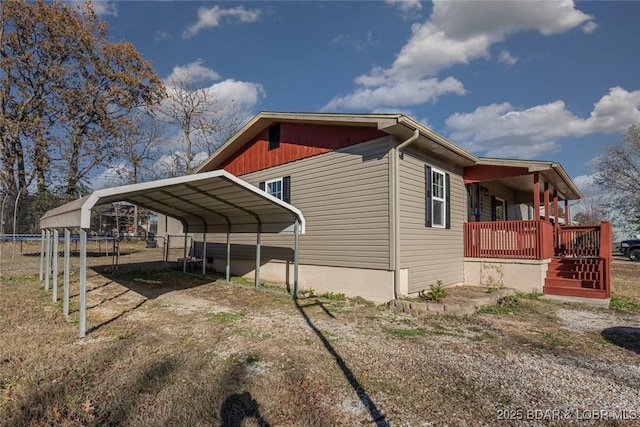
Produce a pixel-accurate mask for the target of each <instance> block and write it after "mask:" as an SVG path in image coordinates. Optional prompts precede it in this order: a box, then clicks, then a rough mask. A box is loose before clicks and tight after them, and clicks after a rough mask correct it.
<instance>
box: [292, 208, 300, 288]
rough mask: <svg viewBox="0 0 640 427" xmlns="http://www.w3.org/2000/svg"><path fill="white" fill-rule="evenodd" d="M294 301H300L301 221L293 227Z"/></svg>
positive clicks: (297, 221)
mask: <svg viewBox="0 0 640 427" xmlns="http://www.w3.org/2000/svg"><path fill="white" fill-rule="evenodd" d="M293 236H294V241H293V299H298V251H299V249H300V221H299V220H298V219H297V218H296V222H295V223H294V225H293Z"/></svg>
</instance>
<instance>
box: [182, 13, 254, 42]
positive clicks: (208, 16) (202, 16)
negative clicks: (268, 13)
mask: <svg viewBox="0 0 640 427" xmlns="http://www.w3.org/2000/svg"><path fill="white" fill-rule="evenodd" d="M259 17H260V11H259V10H257V9H252V10H250V9H245V8H244V6H238V7H234V8H229V9H223V8H221V7H220V6H218V5H216V6H213V7H211V8H206V7H201V8H200V9H198V21H197V22H196V23H194V24H191V25H190V26H189V28H187V29H186V30H185V32H184V33H183V34H182V37H183V38H185V39H188V38H190V37H193V36H195V35H196V34H197V33H198V32H200V30H203V29H205V28H213V27H218V26H220V25H221V23H222V20H223V19H227V20H230V21H236V22H239V23H246V22H255V21H257V20H258V18H259Z"/></svg>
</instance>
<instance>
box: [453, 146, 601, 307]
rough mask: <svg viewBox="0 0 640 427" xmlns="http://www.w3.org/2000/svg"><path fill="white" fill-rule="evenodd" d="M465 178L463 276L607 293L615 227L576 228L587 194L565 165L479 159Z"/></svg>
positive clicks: (556, 290) (557, 291) (569, 292)
mask: <svg viewBox="0 0 640 427" xmlns="http://www.w3.org/2000/svg"><path fill="white" fill-rule="evenodd" d="M464 182H465V185H466V187H467V196H468V200H467V201H468V207H469V211H468V221H467V222H466V223H465V224H464V256H465V280H467V278H468V280H469V281H473V282H479V283H478V284H494V285H504V286H515V287H516V288H517V287H518V286H521V284H522V283H526V285H523V287H522V289H521V290H522V291H527V292H528V291H532V290H533V291H539V292H544V293H545V294H554V295H564V296H578V297H589V298H609V296H610V264H611V253H612V238H611V224H610V223H608V222H604V223H602V224H594V225H590V226H579V227H575V226H572V225H571V221H570V218H571V213H570V209H571V204H570V201H573V200H575V201H578V200H580V199H581V198H582V194H581V193H580V190H579V189H578V188H577V187H576V186H575V184H574V183H573V182H572V181H571V179H570V178H569V177H568V175H567V174H566V172H565V171H564V169H563V168H562V166H561V165H560V164H558V163H553V162H541V161H522V160H502V159H481V161H480V162H479V163H478V165H474V166H470V167H468V168H465V171H464ZM489 201H490V202H489ZM483 282H485V283H483ZM487 282H488V283H487ZM507 282H509V283H507Z"/></svg>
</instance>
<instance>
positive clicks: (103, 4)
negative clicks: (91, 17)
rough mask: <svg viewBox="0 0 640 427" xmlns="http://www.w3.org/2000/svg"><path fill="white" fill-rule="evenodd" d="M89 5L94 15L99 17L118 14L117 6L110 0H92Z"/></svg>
mask: <svg viewBox="0 0 640 427" xmlns="http://www.w3.org/2000/svg"><path fill="white" fill-rule="evenodd" d="M91 7H92V8H93V11H94V12H95V13H96V15H98V16H100V17H105V16H118V6H117V5H116V2H115V1H111V0H92V1H91Z"/></svg>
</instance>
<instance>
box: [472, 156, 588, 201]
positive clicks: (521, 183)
mask: <svg viewBox="0 0 640 427" xmlns="http://www.w3.org/2000/svg"><path fill="white" fill-rule="evenodd" d="M534 172H538V173H539V177H540V182H541V183H545V182H548V183H549V188H550V190H551V191H552V192H553V190H555V191H557V192H558V197H560V199H562V200H579V199H582V197H583V195H582V193H581V192H580V190H579V189H578V187H577V186H576V185H575V183H574V182H573V181H572V180H571V178H569V175H568V174H567V172H566V171H565V170H564V168H563V167H562V165H561V164H560V163H556V162H546V161H540V160H510V159H492V158H486V157H481V158H479V159H478V163H477V165H475V166H471V167H468V168H465V172H464V181H465V183H470V182H483V181H500V183H502V184H504V185H506V186H507V187H509V188H511V189H512V190H514V191H516V192H519V193H528V194H532V193H533V188H534V182H533V173H534ZM543 191H544V186H543V185H541V186H540V192H541V194H542V192H543Z"/></svg>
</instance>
